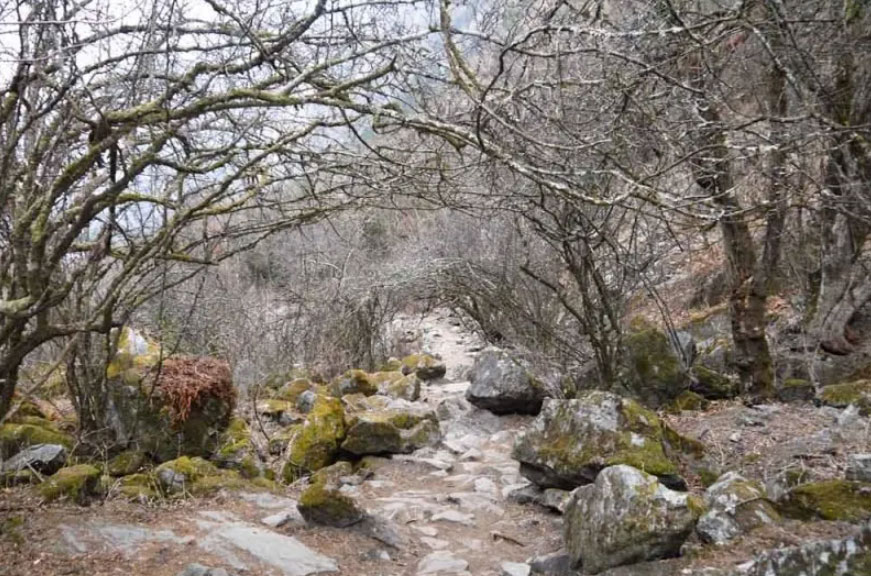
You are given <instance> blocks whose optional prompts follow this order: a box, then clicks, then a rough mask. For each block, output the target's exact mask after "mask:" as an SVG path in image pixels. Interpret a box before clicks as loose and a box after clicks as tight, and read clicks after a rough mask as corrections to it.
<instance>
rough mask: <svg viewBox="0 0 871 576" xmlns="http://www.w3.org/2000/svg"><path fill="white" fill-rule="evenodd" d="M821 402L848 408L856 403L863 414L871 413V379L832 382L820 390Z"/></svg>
mask: <svg viewBox="0 0 871 576" xmlns="http://www.w3.org/2000/svg"><path fill="white" fill-rule="evenodd" d="M819 399H820V402H822V403H823V404H825V405H826V406H834V407H835V408H846V407H847V406H850V405H851V404H852V405H855V406H856V407H857V408H858V409H859V413H860V414H861V415H862V416H869V415H871V380H855V381H853V382H842V383H840V384H830V385H828V386H824V387H823V389H822V390H820V395H819Z"/></svg>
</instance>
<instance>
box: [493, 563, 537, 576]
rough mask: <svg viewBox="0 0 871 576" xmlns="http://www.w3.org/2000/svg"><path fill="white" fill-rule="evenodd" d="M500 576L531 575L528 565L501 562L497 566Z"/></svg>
mask: <svg viewBox="0 0 871 576" xmlns="http://www.w3.org/2000/svg"><path fill="white" fill-rule="evenodd" d="M499 568H500V569H501V570H502V576H529V575H530V574H531V573H532V570H531V568H530V567H529V564H523V563H520V562H503V563H502V564H500V565H499Z"/></svg>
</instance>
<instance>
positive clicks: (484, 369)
mask: <svg viewBox="0 0 871 576" xmlns="http://www.w3.org/2000/svg"><path fill="white" fill-rule="evenodd" d="M469 382H470V384H469V388H468V389H467V390H466V400H468V401H469V402H470V403H471V404H474V405H475V406H477V407H478V408H483V409H484V410H489V411H490V412H493V413H494V414H510V413H519V414H538V412H539V410H541V403H542V401H543V400H544V398H545V396H547V395H548V394H547V390H546V388H545V386H544V384H543V383H542V382H541V381H540V380H539V379H538V378H536V377H535V376H534V375H533V374H532V372H530V370H529V369H528V368H527V367H526V366H525V365H524V364H523V363H522V362H521V361H519V360H518V359H516V358H513V357H511V356H510V355H508V354H507V353H505V352H502V351H486V352H483V353H481V354H480V355H479V356H478V357H477V358H476V359H475V363H474V364H473V365H472V369H471V370H470V371H469Z"/></svg>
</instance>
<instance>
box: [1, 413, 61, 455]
mask: <svg viewBox="0 0 871 576" xmlns="http://www.w3.org/2000/svg"><path fill="white" fill-rule="evenodd" d="M27 418H28V419H29V420H28V421H30V422H33V420H31V419H32V418H34V417H32V416H29V417H27ZM36 420H39V421H40V422H39V423H38V424H16V423H7V424H3V425H2V426H0V456H2V457H3V458H8V457H10V456H12V455H14V454H16V453H17V452H19V451H20V450H22V449H23V448H27V447H28V446H34V445H36V444H60V445H61V446H64V447H66V448H72V446H73V444H74V440H73V438H72V437H71V436H70V435H68V434H65V433H63V432H60V431H59V430H57V429H56V428H54V427H53V426H52V425H51V423H49V422H48V421H47V420H45V421H42V419H41V418H37V419H36Z"/></svg>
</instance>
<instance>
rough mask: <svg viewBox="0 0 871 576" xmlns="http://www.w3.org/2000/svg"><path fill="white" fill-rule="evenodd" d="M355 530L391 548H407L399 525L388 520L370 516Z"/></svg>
mask: <svg viewBox="0 0 871 576" xmlns="http://www.w3.org/2000/svg"><path fill="white" fill-rule="evenodd" d="M355 529H356V530H358V531H359V532H361V533H362V534H364V535H366V536H368V537H369V538H373V539H375V540H378V541H379V542H381V543H382V544H386V545H387V546H390V547H391V548H396V549H399V548H402V547H403V546H405V538H403V537H402V534H401V533H400V532H399V525H398V524H396V522H394V521H393V520H390V519H388V518H385V517H382V516H378V515H374V516H373V515H369V516H367V517H366V518H364V519H363V521H362V522H360V523H359V524H357V525H356V526H355Z"/></svg>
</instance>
